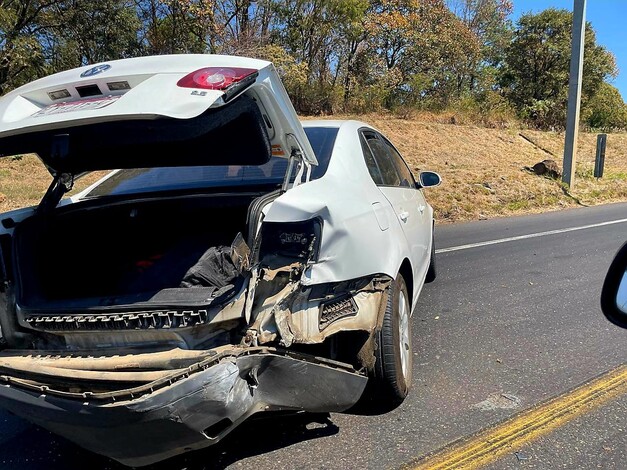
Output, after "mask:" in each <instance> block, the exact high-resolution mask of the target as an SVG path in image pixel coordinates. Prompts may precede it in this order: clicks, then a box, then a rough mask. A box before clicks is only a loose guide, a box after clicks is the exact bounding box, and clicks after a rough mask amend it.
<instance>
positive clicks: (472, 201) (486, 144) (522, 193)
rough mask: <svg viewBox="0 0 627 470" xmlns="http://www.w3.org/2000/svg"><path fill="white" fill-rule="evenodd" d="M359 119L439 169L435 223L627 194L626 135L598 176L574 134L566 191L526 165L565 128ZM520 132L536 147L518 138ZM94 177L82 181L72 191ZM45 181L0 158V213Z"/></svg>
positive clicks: (611, 147)
mask: <svg viewBox="0 0 627 470" xmlns="http://www.w3.org/2000/svg"><path fill="white" fill-rule="evenodd" d="M334 118H336V119H337V118H338V116H335V117H334ZM340 118H351V116H341V117H340ZM422 118H426V119H422ZM357 119H359V120H362V121H366V122H368V123H370V124H372V125H374V126H375V127H377V128H379V129H380V130H381V131H382V132H383V133H384V134H386V135H387V136H388V137H389V138H390V140H392V142H394V144H395V145H397V146H398V148H399V150H400V151H401V152H402V153H403V155H404V156H405V157H406V159H407V160H408V162H409V164H410V166H411V168H412V170H414V172H415V173H418V172H419V171H420V170H426V169H429V170H434V171H437V172H438V173H440V174H441V175H442V178H443V180H444V183H443V184H442V186H440V187H438V188H434V189H431V190H429V191H428V196H427V197H428V198H429V201H430V203H431V204H432V205H433V206H434V208H435V210H436V217H437V218H438V220H439V221H440V222H453V221H460V220H473V219H484V218H492V217H498V216H504V215H513V214H520V213H529V212H544V211H550V210H556V209H560V208H564V207H574V206H577V205H578V204H585V205H593V204H600V203H605V202H612V201H624V200H627V134H611V135H609V136H608V145H607V152H606V164H605V176H604V178H602V179H600V180H598V181H597V180H596V179H595V178H593V177H592V173H593V169H594V157H595V145H596V135H595V134H586V133H581V134H580V139H579V150H578V164H577V173H576V184H575V189H574V191H572V193H571V194H572V195H569V194H567V193H565V192H564V191H563V189H562V185H561V184H560V182H559V181H556V180H553V179H550V178H545V177H541V176H536V175H534V174H531V173H529V172H528V171H526V170H524V167H525V166H532V165H533V164H535V163H537V162H539V161H541V160H544V159H546V158H553V159H554V160H556V161H557V162H558V164H561V160H562V152H563V145H564V136H563V134H558V133H552V132H538V131H529V130H520V129H514V128H509V129H489V128H485V127H476V126H472V125H453V124H446V123H444V122H447V121H446V119H447V118H446V117H444V118H442V117H440V118H437V116H436V117H432V118H431V117H427V116H417V117H416V119H412V120H406V119H400V118H398V117H393V116H385V115H383V116H382V115H368V116H359V117H357ZM521 133H522V134H523V135H525V136H526V137H527V138H529V139H531V140H532V141H533V142H534V143H535V144H536V145H534V144H532V143H529V142H528V141H527V140H525V139H523V138H522V137H521V136H520V134H521ZM541 148H543V149H546V151H544V150H541ZM547 151H548V152H550V153H552V154H553V155H554V157H552V156H551V155H550V154H549V153H547ZM100 175H101V174H98V175H88V176H87V177H85V178H83V179H81V180H80V181H78V182H77V184H76V188H77V190H78V189H81V188H84V187H86V186H87V185H88V184H91V183H92V182H93V181H95V179H96V178H97V177H99V176H100ZM50 179H51V178H50V175H49V174H48V172H47V171H46V170H45V168H44V167H43V165H42V164H41V162H39V160H37V159H36V158H35V157H32V156H25V157H23V158H22V159H21V160H15V159H11V158H4V159H0V212H4V211H6V210H9V209H13V208H16V207H22V206H26V205H32V204H36V203H37V202H38V201H39V199H40V198H41V196H42V195H43V193H44V192H45V190H46V188H47V186H48V184H49V182H50Z"/></svg>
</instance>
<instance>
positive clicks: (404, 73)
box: [367, 0, 479, 107]
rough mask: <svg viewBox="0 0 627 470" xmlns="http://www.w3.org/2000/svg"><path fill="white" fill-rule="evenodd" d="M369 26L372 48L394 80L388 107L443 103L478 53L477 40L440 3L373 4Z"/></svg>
mask: <svg viewBox="0 0 627 470" xmlns="http://www.w3.org/2000/svg"><path fill="white" fill-rule="evenodd" d="M367 28H368V31H369V42H370V45H371V48H372V49H373V50H374V51H376V53H377V54H378V56H379V57H380V58H381V59H382V61H383V62H384V64H385V66H386V68H387V72H388V75H389V76H390V77H391V78H392V77H393V78H392V79H391V80H390V81H393V80H395V81H396V83H395V84H394V87H393V90H392V92H391V93H390V94H389V95H388V100H387V105H388V107H393V106H396V105H405V106H406V105H409V106H413V105H415V104H416V103H418V102H420V101H427V100H434V101H435V102H436V103H438V104H440V105H446V103H447V101H448V99H449V98H450V97H451V96H452V94H453V93H454V91H455V89H456V88H457V76H459V75H460V74H462V73H465V68H466V66H467V63H468V59H469V58H470V59H471V61H474V60H475V58H476V57H477V55H478V53H479V44H478V42H477V41H476V37H475V36H474V35H473V34H472V32H471V31H470V30H469V29H468V28H467V27H466V26H465V25H464V24H463V23H462V22H461V21H460V20H459V19H458V18H457V17H456V16H455V15H454V14H453V13H452V12H451V11H450V10H449V9H448V8H447V7H446V5H445V4H444V2H443V1H442V0H382V1H377V2H373V6H372V8H371V11H370V13H369V15H368V18H367Z"/></svg>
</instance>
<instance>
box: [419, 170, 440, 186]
mask: <svg viewBox="0 0 627 470" xmlns="http://www.w3.org/2000/svg"><path fill="white" fill-rule="evenodd" d="M440 183H442V178H441V177H440V175H438V174H437V173H436V172H435V171H421V172H420V175H419V181H418V183H416V187H417V188H418V189H420V188H431V187H433V186H439V185H440Z"/></svg>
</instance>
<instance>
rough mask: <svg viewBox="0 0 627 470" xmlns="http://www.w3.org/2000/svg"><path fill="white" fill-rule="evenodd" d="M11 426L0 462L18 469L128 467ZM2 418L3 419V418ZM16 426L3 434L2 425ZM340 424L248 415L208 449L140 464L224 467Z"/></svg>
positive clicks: (1, 441)
mask: <svg viewBox="0 0 627 470" xmlns="http://www.w3.org/2000/svg"><path fill="white" fill-rule="evenodd" d="M7 420H8V421H11V422H12V426H8V428H9V429H7V427H4V426H3V427H4V429H3V430H2V434H3V435H2V436H0V468H16V469H18V468H19V469H20V470H79V469H80V470H84V469H85V468H89V469H90V470H123V469H127V468H128V467H124V466H123V465H121V464H119V463H117V462H115V461H113V460H110V459H107V458H105V457H101V456H98V455H96V454H93V453H91V452H87V451H85V450H83V449H81V448H79V447H78V446H75V445H74V444H72V443H71V442H69V441H66V440H65V439H62V438H59V437H56V436H54V435H53V434H51V433H49V432H48V431H45V430H43V429H40V428H37V427H35V426H24V424H23V422H22V421H21V420H19V421H18V418H13V417H7ZM7 420H5V422H6V421H7ZM11 427H17V428H21V429H22V430H21V432H18V433H17V434H15V435H14V436H13V437H10V438H8V439H7V434H6V432H7V430H10V428H11ZM338 431H339V428H338V427H337V426H336V425H335V424H334V423H333V422H332V421H331V419H330V416H329V415H328V414H326V413H325V414H309V413H298V414H291V415H270V414H268V415H265V416H263V417H259V418H252V419H250V420H249V421H247V422H245V423H244V424H242V425H241V426H239V427H238V428H237V429H236V430H234V431H233V432H232V433H230V434H229V435H228V436H227V437H226V438H225V439H224V440H223V441H221V442H219V443H218V444H216V445H215V446H212V447H209V448H207V449H203V450H199V451H196V452H190V453H189V454H185V455H182V456H179V457H175V458H172V459H169V460H166V461H164V462H161V463H159V464H155V465H151V466H148V467H142V470H166V469H167V470H179V469H180V470H182V469H187V470H209V469H223V468H226V467H227V466H229V465H231V464H233V463H235V462H237V461H239V460H241V459H244V458H247V457H254V456H256V455H261V454H264V453H267V452H271V451H273V450H276V449H280V448H284V447H288V446H290V445H293V444H296V443H299V442H303V441H308V440H311V439H317V438H320V437H326V436H332V435H334V434H337V433H338Z"/></svg>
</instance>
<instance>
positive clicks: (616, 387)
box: [406, 365, 627, 470]
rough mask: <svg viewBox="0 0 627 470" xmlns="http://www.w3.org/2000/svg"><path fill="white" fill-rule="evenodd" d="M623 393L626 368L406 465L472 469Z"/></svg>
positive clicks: (626, 385)
mask: <svg viewBox="0 0 627 470" xmlns="http://www.w3.org/2000/svg"><path fill="white" fill-rule="evenodd" d="M625 392H627V365H622V366H620V367H618V368H616V369H613V370H611V371H610V372H608V373H606V374H603V375H602V376H600V377H598V378H596V379H594V380H592V381H590V382H588V383H585V384H584V385H581V386H580V387H577V388H576V389H574V390H572V391H571V392H569V393H567V394H565V395H561V396H559V397H557V398H554V399H552V400H549V401H547V402H545V403H543V404H540V405H538V406H536V407H534V408H531V409H530V410H527V411H524V412H522V413H520V414H518V415H516V416H514V417H512V418H510V419H508V420H507V421H505V422H503V423H500V424H497V425H495V426H493V427H490V428H488V429H485V430H483V431H480V432H479V433H477V434H475V435H473V436H471V437H470V438H467V439H462V440H461V441H458V442H456V443H453V444H451V445H449V446H447V447H445V448H444V449H443V450H441V451H439V452H436V453H434V454H431V455H427V456H426V457H423V458H421V459H419V460H418V461H416V462H414V463H413V464H410V465H407V466H406V468H407V469H413V470H426V469H429V470H442V469H458V468H463V469H474V468H479V467H481V466H483V465H486V464H488V463H490V462H493V461H495V460H497V459H498V458H500V457H501V456H503V455H504V454H507V453H510V452H512V450H513V449H512V448H513V446H516V447H517V448H518V447H520V446H521V445H522V444H525V443H528V442H530V441H532V440H534V439H537V438H538V437H540V436H542V435H544V434H546V433H548V432H550V431H552V430H554V429H555V428H558V427H560V426H562V425H563V424H565V423H566V422H567V421H570V420H571V419H573V418H575V417H577V416H580V415H581V414H583V413H585V412H587V411H590V410H592V409H593V408H595V407H598V406H599V405H601V404H603V403H604V402H606V401H607V400H609V399H611V398H613V397H616V396H618V395H621V394H623V393H625Z"/></svg>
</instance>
